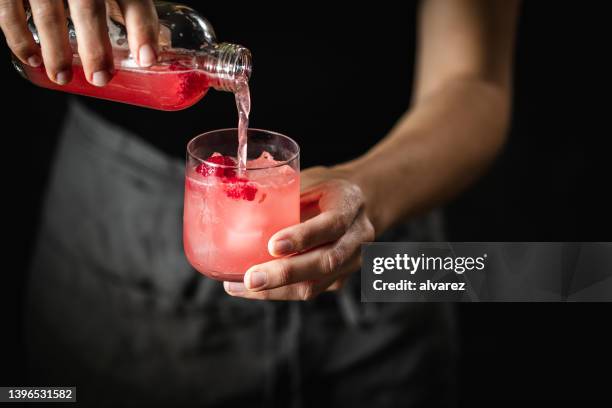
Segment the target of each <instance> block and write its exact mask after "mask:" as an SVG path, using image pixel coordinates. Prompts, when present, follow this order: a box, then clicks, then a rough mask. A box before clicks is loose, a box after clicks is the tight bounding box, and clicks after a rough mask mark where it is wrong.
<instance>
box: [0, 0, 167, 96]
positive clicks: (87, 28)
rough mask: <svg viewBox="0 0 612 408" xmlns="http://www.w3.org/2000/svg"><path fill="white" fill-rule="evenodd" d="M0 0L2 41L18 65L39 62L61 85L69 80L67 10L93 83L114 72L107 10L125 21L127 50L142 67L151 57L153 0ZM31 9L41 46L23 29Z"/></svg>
mask: <svg viewBox="0 0 612 408" xmlns="http://www.w3.org/2000/svg"><path fill="white" fill-rule="evenodd" d="M67 3H68V8H67V9H64V2H63V1H58V0H30V1H29V5H30V6H29V8H26V7H24V2H23V1H22V0H0V28H2V31H3V33H4V35H5V37H6V42H7V44H8V46H9V47H10V49H11V50H12V51H13V53H14V54H15V56H17V58H19V59H20V60H21V62H22V63H24V64H27V65H29V66H31V67H38V66H40V65H41V64H42V63H43V62H44V65H45V69H46V72H47V75H48V77H49V79H50V80H51V81H53V82H55V83H57V84H59V85H66V84H67V83H69V82H70V81H71V79H72V59H73V51H72V48H71V45H70V42H69V39H68V28H67V26H66V17H67V16H66V14H67V13H69V14H70V18H71V20H72V23H73V24H74V29H75V32H76V37H77V42H78V44H79V47H78V53H79V56H80V58H81V61H82V64H83V68H84V71H85V77H86V79H87V81H88V82H89V83H91V84H92V85H96V86H104V85H106V84H107V83H108V82H109V81H110V79H111V78H112V74H113V72H114V67H113V55H112V49H111V44H110V41H109V37H108V27H107V17H106V16H107V12H108V13H121V14H122V15H123V18H124V19H125V26H126V30H127V33H128V42H129V47H130V52H131V53H132V55H133V56H134V58H135V59H136V60H137V62H138V64H139V65H140V66H142V67H147V66H151V65H152V64H153V63H154V62H155V60H156V49H157V44H158V41H157V36H158V33H159V28H158V18H157V13H156V12H155V7H154V6H153V1H152V0H110V1H106V2H105V1H104V0H68V1H67ZM26 13H31V15H32V17H33V20H34V23H35V24H36V27H37V28H38V39H39V40H40V47H39V46H38V45H37V44H36V42H35V41H34V38H33V36H32V33H31V32H30V30H29V29H28V27H27V21H26Z"/></svg>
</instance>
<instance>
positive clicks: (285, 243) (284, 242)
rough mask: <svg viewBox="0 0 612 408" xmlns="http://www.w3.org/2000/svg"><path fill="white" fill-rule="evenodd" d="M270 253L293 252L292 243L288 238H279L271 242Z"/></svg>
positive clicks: (282, 253) (284, 253)
mask: <svg viewBox="0 0 612 408" xmlns="http://www.w3.org/2000/svg"><path fill="white" fill-rule="evenodd" d="M270 252H271V255H288V254H290V253H292V252H293V243H292V242H291V241H289V240H288V239H281V240H279V241H274V242H273V243H272V251H270Z"/></svg>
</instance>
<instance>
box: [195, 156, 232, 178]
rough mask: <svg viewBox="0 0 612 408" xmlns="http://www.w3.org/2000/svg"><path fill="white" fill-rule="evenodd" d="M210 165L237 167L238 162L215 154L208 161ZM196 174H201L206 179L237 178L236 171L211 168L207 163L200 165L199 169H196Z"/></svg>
mask: <svg viewBox="0 0 612 408" xmlns="http://www.w3.org/2000/svg"><path fill="white" fill-rule="evenodd" d="M206 161H207V162H209V163H214V164H219V165H222V166H235V165H236V161H235V160H234V159H232V158H231V157H229V156H223V155H220V154H219V153H214V154H213V155H212V156H210V157H209V158H208V159H206ZM195 170H196V172H198V173H200V174H201V175H203V176H204V177H208V176H214V177H235V176H236V170H234V169H228V168H223V167H217V166H211V165H208V164H206V163H200V164H199V165H198V167H196V169H195Z"/></svg>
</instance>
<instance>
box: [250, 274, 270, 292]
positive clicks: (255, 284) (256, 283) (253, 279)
mask: <svg viewBox="0 0 612 408" xmlns="http://www.w3.org/2000/svg"><path fill="white" fill-rule="evenodd" d="M248 275H249V276H248V277H247V279H245V281H246V282H245V283H247V285H246V286H247V287H248V288H249V289H251V290H253V289H259V288H261V287H263V286H264V285H265V284H266V281H267V280H268V275H267V274H266V273H265V272H261V271H250V272H248Z"/></svg>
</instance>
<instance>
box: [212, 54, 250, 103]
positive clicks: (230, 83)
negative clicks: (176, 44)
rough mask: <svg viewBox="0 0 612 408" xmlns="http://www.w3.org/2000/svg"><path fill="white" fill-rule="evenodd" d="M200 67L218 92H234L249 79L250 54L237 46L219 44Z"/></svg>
mask: <svg viewBox="0 0 612 408" xmlns="http://www.w3.org/2000/svg"><path fill="white" fill-rule="evenodd" d="M213 54H214V56H215V58H207V59H206V62H205V64H204V66H203V67H202V68H203V69H204V70H205V71H206V72H207V73H208V74H209V75H210V78H211V84H210V85H211V86H212V87H213V88H215V89H216V90H218V91H227V92H236V91H237V90H238V88H239V87H240V84H243V83H245V82H248V81H249V78H250V77H251V52H250V51H249V50H248V49H246V48H245V47H243V46H241V45H238V44H230V43H221V44H219V45H217V46H216V50H215V52H214V53H213Z"/></svg>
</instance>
